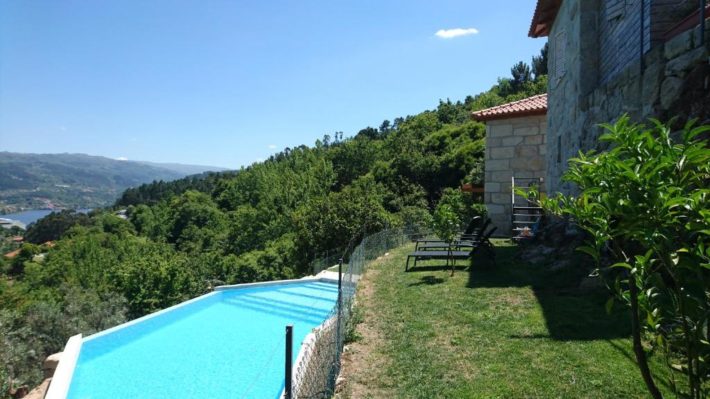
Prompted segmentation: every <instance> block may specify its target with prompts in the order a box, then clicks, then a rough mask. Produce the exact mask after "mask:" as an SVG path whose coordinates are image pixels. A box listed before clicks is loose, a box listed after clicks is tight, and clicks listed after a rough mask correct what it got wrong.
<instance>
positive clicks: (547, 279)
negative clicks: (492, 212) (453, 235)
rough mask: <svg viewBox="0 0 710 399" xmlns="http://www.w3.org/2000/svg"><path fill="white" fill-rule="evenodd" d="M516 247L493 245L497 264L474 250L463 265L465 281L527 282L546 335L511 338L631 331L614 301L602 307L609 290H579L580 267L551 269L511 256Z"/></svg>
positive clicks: (485, 284)
mask: <svg viewBox="0 0 710 399" xmlns="http://www.w3.org/2000/svg"><path fill="white" fill-rule="evenodd" d="M517 251H518V249H517V247H515V246H499V247H496V260H497V264H496V265H494V264H493V262H492V261H490V260H489V259H486V257H485V256H482V255H481V254H478V255H476V256H474V258H473V261H472V267H471V268H470V269H469V281H468V287H470V288H473V289H476V288H496V287H500V288H503V287H531V288H532V289H533V292H534V293H535V297H536V298H537V301H538V303H539V304H540V307H541V308H542V312H543V316H544V318H545V323H546V325H547V330H548V331H549V336H545V335H538V336H511V338H521V339H536V338H552V339H555V340H560V341H572V340H598V339H614V338H625V337H629V336H630V334H631V327H630V324H629V318H628V313H627V312H626V311H625V309H623V308H622V307H621V306H616V307H615V309H614V311H612V313H611V314H608V313H607V311H606V307H605V304H606V301H607V299H608V298H609V292H608V291H606V290H605V289H597V290H591V291H582V290H579V289H578V287H579V283H580V282H581V281H582V279H584V277H585V276H586V275H587V271H586V270H584V268H582V267H579V268H575V267H573V266H572V267H567V268H565V269H562V270H559V271H551V270H550V269H549V268H548V267H544V266H537V265H530V264H528V263H527V262H525V261H522V260H519V259H517V258H516V254H517Z"/></svg>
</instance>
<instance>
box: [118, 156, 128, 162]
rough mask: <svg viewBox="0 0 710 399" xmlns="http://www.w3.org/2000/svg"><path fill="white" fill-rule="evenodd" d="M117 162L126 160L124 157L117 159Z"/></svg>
mask: <svg viewBox="0 0 710 399" xmlns="http://www.w3.org/2000/svg"><path fill="white" fill-rule="evenodd" d="M116 160H117V161H128V158H126V157H118V158H116Z"/></svg>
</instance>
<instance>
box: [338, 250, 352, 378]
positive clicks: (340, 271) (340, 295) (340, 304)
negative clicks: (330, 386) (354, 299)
mask: <svg viewBox="0 0 710 399" xmlns="http://www.w3.org/2000/svg"><path fill="white" fill-rule="evenodd" d="M351 262H352V258H351ZM342 318H343V258H340V261H339V262H338V318H337V321H336V324H337V326H336V333H335V334H336V335H335V365H336V367H337V366H338V364H339V362H340V329H341V328H342ZM336 377H337V376H336Z"/></svg>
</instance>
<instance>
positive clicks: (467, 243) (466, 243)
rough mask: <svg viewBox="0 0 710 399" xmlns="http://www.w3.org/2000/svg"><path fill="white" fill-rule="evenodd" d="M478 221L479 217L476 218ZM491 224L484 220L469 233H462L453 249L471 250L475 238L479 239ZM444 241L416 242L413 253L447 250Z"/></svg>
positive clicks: (489, 220)
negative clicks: (428, 250)
mask: <svg viewBox="0 0 710 399" xmlns="http://www.w3.org/2000/svg"><path fill="white" fill-rule="evenodd" d="M476 218H478V219H479V220H480V217H479V216H477V217H476ZM490 224H491V219H489V218H486V220H485V221H483V223H480V225H479V226H477V227H474V228H473V229H471V230H469V231H470V232H469V233H466V232H464V233H463V234H461V236H460V237H458V239H456V241H454V247H458V248H471V247H473V244H474V242H475V241H476V238H477V237H480V235H481V233H482V232H483V231H484V230H485V229H486V228H487V227H488V225H490ZM446 244H447V243H446V241H444V240H441V239H439V238H437V239H429V240H417V243H416V245H415V247H414V250H415V251H418V250H420V249H423V250H427V249H434V250H436V249H439V248H448V246H447V245H446Z"/></svg>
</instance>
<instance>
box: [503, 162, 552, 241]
mask: <svg viewBox="0 0 710 399" xmlns="http://www.w3.org/2000/svg"><path fill="white" fill-rule="evenodd" d="M543 183H544V180H543V178H542V177H534V178H520V177H519V178H516V177H515V176H513V177H512V178H511V187H512V192H511V194H510V197H511V209H512V211H511V222H512V227H513V230H512V232H513V237H512V238H513V240H516V241H518V240H525V239H530V238H532V237H533V235H534V234H535V230H536V224H537V223H538V222H539V221H540V219H541V218H542V216H543V211H542V208H540V207H539V206H537V204H535V203H534V202H532V201H530V198H529V197H528V196H522V195H520V194H518V193H516V189H517V190H520V189H522V190H525V191H527V190H529V189H530V188H531V187H533V186H535V187H538V188H540V189H542V187H543Z"/></svg>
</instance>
